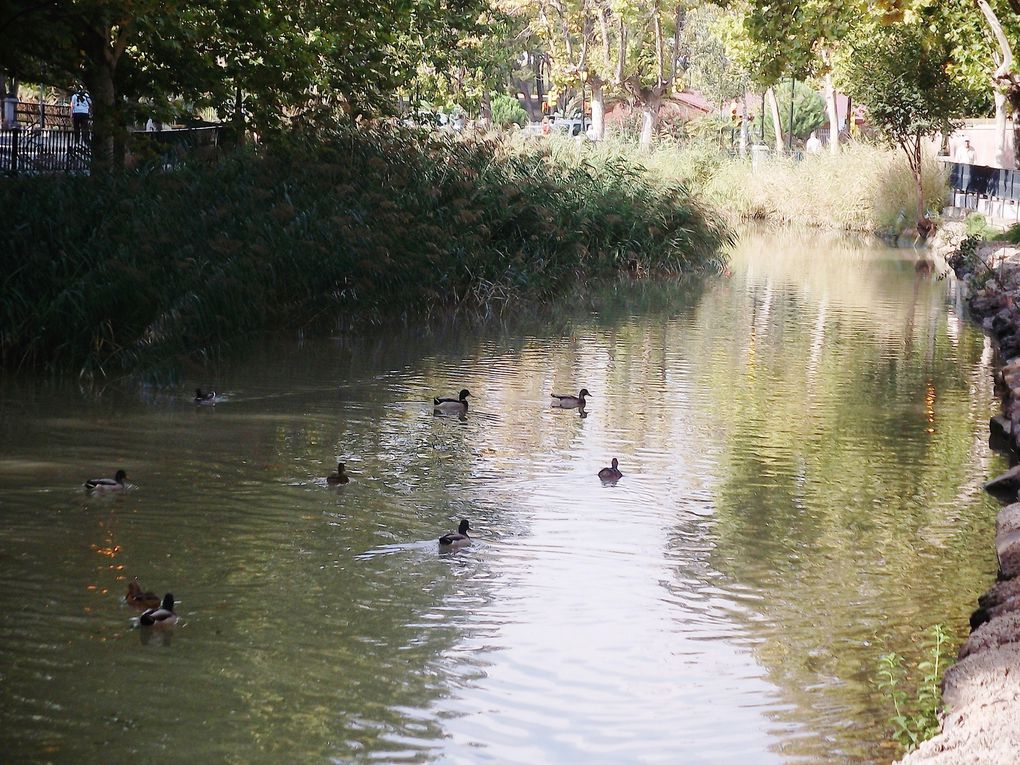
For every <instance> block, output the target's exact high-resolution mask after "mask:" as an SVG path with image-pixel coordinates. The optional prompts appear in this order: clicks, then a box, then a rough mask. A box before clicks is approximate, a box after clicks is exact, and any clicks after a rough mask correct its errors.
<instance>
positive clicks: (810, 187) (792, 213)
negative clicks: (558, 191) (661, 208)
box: [554, 141, 948, 235]
mask: <svg viewBox="0 0 1020 765" xmlns="http://www.w3.org/2000/svg"><path fill="white" fill-rule="evenodd" d="M555 145H556V147H557V148H555V149H554V151H555V152H556V153H557V154H558V155H560V154H563V155H568V156H569V155H574V154H578V153H581V154H583V155H585V156H588V157H590V158H592V159H591V161H594V162H595V163H596V164H598V163H604V162H609V161H615V158H618V157H622V156H628V157H632V158H635V159H637V160H638V161H640V162H641V163H643V164H644V165H645V166H646V167H647V168H648V169H649V170H650V171H651V172H652V173H653V175H655V176H656V177H657V178H659V179H660V181H661V182H662V183H665V184H682V185H684V186H685V187H686V188H688V189H689V190H690V191H691V193H692V194H694V195H695V196H697V197H698V198H699V199H701V200H702V202H703V203H704V204H706V205H707V206H709V207H711V208H713V209H716V210H718V211H719V212H720V214H722V215H725V216H727V217H728V218H729V219H730V220H731V222H740V221H766V222H770V223H777V224H792V225H803V226H810V227H815V228H826V229H837V230H843V231H855V232H868V233H872V232H873V233H879V234H883V235H886V234H888V235H896V234H899V233H900V232H902V231H903V230H904V229H906V228H910V227H911V226H913V225H914V213H915V209H916V201H915V200H916V196H915V194H916V192H915V181H914V176H913V173H912V171H911V168H910V167H909V166H908V164H907V163H906V162H905V161H904V159H903V155H902V153H900V152H899V151H898V150H896V149H892V148H888V147H883V146H877V145H875V144H872V143H866V142H856V141H855V142H852V143H848V144H846V145H845V146H844V147H843V150H842V151H841V152H840V153H839V154H831V153H828V152H826V153H822V154H809V155H806V156H804V158H803V159H802V160H801V161H795V160H793V159H790V158H788V157H782V156H780V157H775V156H771V157H766V158H764V159H763V160H762V161H761V162H759V163H757V164H752V162H751V161H750V159H747V158H742V157H737V156H733V155H732V154H731V153H729V152H728V151H724V150H722V149H720V148H719V146H718V145H717V144H714V143H712V142H708V141H702V142H697V141H689V142H687V143H683V144H681V143H674V142H666V141H663V142H661V143H660V144H659V145H657V146H656V147H654V148H653V149H652V150H650V151H647V152H639V151H638V149H637V146H636V144H635V143H631V142H627V141H605V142H603V143H602V144H599V145H598V146H595V147H592V146H583V147H577V146H576V144H575V143H574V142H569V141H558V142H556V144H555ZM922 171H923V172H922V180H923V189H924V198H925V203H926V205H927V209H928V210H929V211H931V212H932V213H933V214H936V215H937V214H938V213H940V212H941V209H942V204H943V200H944V199H945V195H946V193H947V188H948V186H947V178H948V172H947V170H946V169H945V166H944V165H943V164H942V163H940V162H937V161H936V160H935V159H934V157H932V156H926V158H925V161H924V162H923V164H922Z"/></svg>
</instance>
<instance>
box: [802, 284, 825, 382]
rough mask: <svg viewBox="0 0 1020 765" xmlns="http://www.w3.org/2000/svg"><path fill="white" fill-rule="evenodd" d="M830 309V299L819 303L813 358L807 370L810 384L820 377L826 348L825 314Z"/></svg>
mask: <svg viewBox="0 0 1020 765" xmlns="http://www.w3.org/2000/svg"><path fill="white" fill-rule="evenodd" d="M828 307H829V298H828V296H826V297H823V298H822V299H821V302H819V303H818V315H817V316H816V317H815V325H814V326H813V327H812V328H811V357H810V359H809V360H808V369H807V378H808V381H809V382H814V381H815V378H816V377H817V376H818V364H819V363H820V362H821V359H822V348H823V347H824V346H825V314H826V312H827V310H828Z"/></svg>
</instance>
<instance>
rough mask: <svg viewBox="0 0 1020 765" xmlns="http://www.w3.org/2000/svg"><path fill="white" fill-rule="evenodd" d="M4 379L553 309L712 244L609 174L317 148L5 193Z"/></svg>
mask: <svg viewBox="0 0 1020 765" xmlns="http://www.w3.org/2000/svg"><path fill="white" fill-rule="evenodd" d="M0 209H3V210H4V211H5V215H6V217H7V220H8V221H9V223H10V226H9V231H8V236H7V237H6V242H5V246H4V248H3V259H4V261H5V268H4V277H3V279H4V287H3V295H4V300H3V306H2V308H0V311H2V313H0V360H2V364H3V366H4V367H5V368H7V369H18V368H48V369H55V370H67V369H75V370H81V371H82V372H85V373H88V374H104V373H114V372H122V371H130V370H135V369H139V368H142V367H146V366H149V365H153V364H158V363H162V362H163V361H164V360H166V359H167V358H173V357H176V356H179V355H182V354H184V355H188V354H200V353H203V352H206V351H208V350H210V349H212V348H215V347H216V346H217V345H218V344H220V343H222V342H223V341H224V340H227V339H230V338H235V337H237V336H239V335H241V334H244V333H249V332H254V331H259V330H263V329H267V328H282V327H293V326H300V325H306V324H309V323H313V322H317V321H318V322H321V321H330V322H347V323H351V322H371V321H378V320H382V319H385V318H390V317H401V316H403V317H413V316H416V315H419V314H421V313H422V312H424V311H428V310H430V309H434V308H436V307H439V306H445V305H453V304H463V303H469V304H475V305H480V304H485V303H493V302H499V301H505V300H512V299H518V298H527V299H533V300H548V299H551V298H552V297H553V296H555V295H556V294H557V293H558V292H559V291H561V290H562V289H563V288H564V286H565V285H566V284H568V283H570V282H572V281H575V280H576V278H578V277H581V278H587V277H597V276H600V275H605V274H611V273H613V272H615V271H618V270H620V269H624V268H628V267H629V266H630V265H631V264H632V263H634V262H639V263H641V264H642V265H644V266H646V267H648V268H652V269H662V270H668V271H671V272H683V273H690V272H704V271H711V270H718V269H719V268H721V267H722V265H723V257H724V256H723V255H722V254H721V253H720V249H719V248H720V246H721V245H723V244H725V243H726V242H727V241H728V239H729V234H728V231H727V229H726V228H725V227H724V225H723V224H722V223H721V222H720V221H719V220H717V219H716V218H715V217H713V216H712V215H711V214H709V213H707V212H706V211H705V210H704V209H702V207H700V206H699V205H698V204H697V203H695V202H694V201H692V200H691V198H690V196H689V195H688V194H687V193H686V191H685V189H684V188H683V187H682V186H679V185H676V184H663V183H661V182H658V181H656V182H652V181H651V180H650V179H649V177H648V174H647V172H645V171H644V170H643V169H642V168H641V167H640V166H639V165H638V164H636V163H635V162H633V161H631V160H629V159H627V158H626V157H623V156H614V157H607V158H605V160H604V161H601V162H592V161H588V160H585V159H583V158H576V157H575V158H573V159H570V158H567V157H564V156H554V154H553V153H552V152H551V151H549V150H548V149H547V148H545V147H537V148H533V149H528V150H519V149H513V148H511V147H509V146H507V145H506V144H504V143H502V142H500V141H494V140H466V141H450V140H447V139H444V138H442V137H434V136H421V135H411V134H408V133H402V132H392V131H368V130H360V129H359V130H354V129H341V128H337V129H330V130H326V131H324V132H322V133H321V134H319V135H317V136H316V137H315V138H308V139H304V140H295V141H293V142H290V143H287V144H281V145H276V146H273V147H272V148H271V149H268V150H265V151H263V152H261V153H259V154H255V153H251V152H237V153H234V154H232V155H230V156H227V157H224V158H222V159H221V160H220V161H218V162H216V163H215V164H194V165H189V166H185V167H184V168H182V169H180V170H176V171H173V172H170V173H163V172H160V171H153V172H149V173H140V174H134V175H125V176H111V177H103V178H99V177H96V178H27V179H17V180H8V181H4V182H2V183H0Z"/></svg>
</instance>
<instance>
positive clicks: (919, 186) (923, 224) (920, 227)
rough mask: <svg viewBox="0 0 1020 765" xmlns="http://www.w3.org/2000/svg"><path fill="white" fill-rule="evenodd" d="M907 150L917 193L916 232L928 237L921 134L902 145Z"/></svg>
mask: <svg viewBox="0 0 1020 765" xmlns="http://www.w3.org/2000/svg"><path fill="white" fill-rule="evenodd" d="M904 149H905V150H906V151H907V159H908V160H909V164H910V170H911V172H913V174H914V190H915V192H916V194H917V200H916V201H917V210H916V212H917V218H916V219H915V220H916V225H917V233H918V234H919V235H920V236H921V237H922V238H925V239H926V238H927V237H928V219H927V218H925V217H924V182H923V175H924V150H923V148H922V145H921V136H919V135H918V136H915V137H914V139H913V141H912V143H911V145H910V147H909V148H908V147H906V146H905V147H904Z"/></svg>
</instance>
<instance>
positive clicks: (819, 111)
mask: <svg viewBox="0 0 1020 765" xmlns="http://www.w3.org/2000/svg"><path fill="white" fill-rule="evenodd" d="M772 92H773V94H774V97H775V99H776V112H775V113H776V114H778V116H779V132H778V133H777V132H776V129H775V116H774V113H773V112H772V111H771V109H770V110H768V111H766V112H765V140H766V142H767V141H775V140H776V139H777V138H778V140H779V141H780V142H782V140H783V134H784V133H788V132H789V131H790V83H789V82H785V83H781V84H779V85H776V87H775V88H772ZM825 119H826V117H825V102H824V101H823V100H822V97H821V96H819V95H818V94H817V93H816V92H815V91H814V90H812V89H811V88H810V87H808V85H806V84H805V83H803V82H800V81H797V82H796V83H795V86H794V89H793V135H795V136H796V137H797V138H800V139H802V140H803V139H805V138H807V137H808V136H809V135H811V131H812V130H816V129H817V128H819V127H820V126H821V125H823V124H824V123H825Z"/></svg>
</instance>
